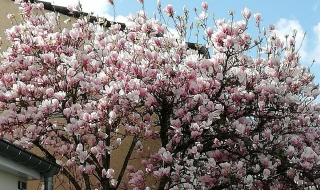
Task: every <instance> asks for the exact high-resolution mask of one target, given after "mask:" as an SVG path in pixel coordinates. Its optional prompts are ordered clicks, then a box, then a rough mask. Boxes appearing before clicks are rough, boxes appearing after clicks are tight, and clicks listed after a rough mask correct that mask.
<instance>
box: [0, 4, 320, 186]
mask: <svg viewBox="0 0 320 190" xmlns="http://www.w3.org/2000/svg"><path fill="white" fill-rule="evenodd" d="M139 2H140V3H143V1H139ZM110 3H112V4H113V1H110ZM113 5H114V4H113ZM43 7H44V6H43V4H41V3H40V4H31V3H21V4H20V8H19V11H20V15H21V18H22V19H21V20H20V21H17V24H16V25H14V26H12V28H10V29H7V30H6V35H7V39H8V40H9V41H10V42H11V46H10V47H9V48H8V49H7V50H6V51H4V52H3V53H2V54H1V56H2V60H1V65H0V78H1V81H0V104H1V110H2V113H1V116H0V136H1V137H3V138H5V139H7V140H8V141H11V142H13V143H15V144H17V145H19V146H22V147H25V148H27V149H31V148H37V149H40V150H41V151H42V152H43V154H44V156H45V157H46V158H47V159H49V160H51V161H55V162H57V163H58V164H59V165H61V167H62V168H61V171H60V174H61V176H64V177H59V179H64V180H65V181H64V185H67V186H68V188H69V189H77V190H78V189H95V188H96V189H103V190H106V189H120V188H123V189H130V188H133V189H269V188H270V189H283V188H290V189H303V188H306V187H309V188H318V185H319V184H320V173H319V169H320V165H319V163H320V157H319V155H320V146H319V138H320V131H319V128H318V127H317V126H318V124H319V110H320V105H319V104H318V103H316V102H315V101H314V100H315V98H316V97H317V96H318V94H319V91H318V86H317V85H315V84H314V82H313V78H314V77H313V75H312V74H310V72H309V69H308V68H305V67H303V66H302V65H301V64H300V60H299V53H298V47H297V46H296V43H295V36H296V33H293V35H292V37H291V36H290V37H287V38H285V39H284V40H281V39H280V38H279V37H278V36H277V32H276V30H275V26H274V25H270V26H269V28H268V31H266V30H265V29H263V28H261V27H260V20H261V15H260V14H259V13H257V14H254V18H253V23H255V26H256V27H257V31H258V32H257V34H258V35H257V39H256V40H253V39H252V37H251V36H250V34H249V33H247V31H246V30H247V27H248V23H249V20H250V16H251V12H250V10H249V9H247V8H245V9H244V10H243V11H242V12H241V13H242V16H243V20H239V21H235V19H234V13H233V12H230V13H229V14H230V20H225V19H221V20H215V19H214V18H212V19H211V18H209V17H208V16H207V15H208V13H207V11H208V4H207V3H205V2H204V3H202V7H201V9H202V12H201V13H199V14H197V15H198V20H197V21H196V23H195V24H194V26H195V27H196V28H197V30H198V31H201V29H203V31H204V33H203V37H204V39H205V40H206V42H207V44H206V45H207V47H210V48H212V49H213V53H212V55H211V58H210V59H205V58H203V57H202V56H201V55H198V53H197V51H194V50H190V49H188V47H187V46H186V44H185V42H184V39H185V37H186V33H187V32H186V31H187V30H188V29H187V27H189V26H187V20H186V19H187V18H188V15H189V12H188V11H187V10H186V9H183V10H184V13H183V14H184V15H182V16H176V13H175V12H174V9H173V7H172V5H167V6H166V7H165V8H164V10H163V8H161V5H160V2H158V8H159V10H161V11H164V12H165V13H166V14H164V15H162V14H160V16H161V17H160V18H161V20H164V19H165V20H167V18H165V17H169V18H170V19H172V20H173V23H174V26H175V27H176V28H177V31H178V33H179V34H180V38H176V37H173V36H172V35H170V33H169V30H168V28H167V26H166V25H165V24H163V23H162V22H161V21H159V20H156V19H149V18H147V16H146V14H145V13H144V12H143V11H140V12H139V13H138V14H137V16H136V17H134V16H129V17H128V23H127V27H126V28H125V29H124V30H121V27H120V25H118V24H114V25H112V26H111V27H109V28H105V27H103V26H101V25H100V23H98V22H94V23H91V22H89V21H88V18H87V17H85V16H83V17H80V18H78V19H76V20H75V22H74V23H73V24H72V27H70V28H69V29H67V28H62V27H61V25H60V18H59V15H58V14H56V13H54V12H50V13H44V12H43ZM8 17H9V18H10V19H12V20H15V19H16V20H18V18H16V17H14V16H13V15H8ZM209 20H211V21H210V22H212V23H213V25H212V26H208V24H207V23H209ZM198 36H201V34H200V33H198ZM254 52H257V54H256V53H254ZM248 54H251V55H252V54H255V55H256V56H255V57H252V56H250V55H248ZM125 140H128V142H129V143H127V144H126V145H124V143H122V144H121V142H124V141H125ZM150 142H152V143H155V142H158V144H159V148H156V149H155V148H153V149H152V148H150V146H148V145H150ZM117 150H121V151H125V154H124V158H122V159H123V163H121V166H118V168H120V169H118V170H115V169H114V167H113V164H112V161H113V159H114V158H115V156H114V155H113V153H114V152H115V151H117ZM116 159H117V158H116ZM133 165H135V167H134V166H133ZM67 186H65V187H67Z"/></svg>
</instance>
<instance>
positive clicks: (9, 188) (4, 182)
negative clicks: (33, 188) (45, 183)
mask: <svg viewBox="0 0 320 190" xmlns="http://www.w3.org/2000/svg"><path fill="white" fill-rule="evenodd" d="M18 181H24V182H26V180H25V179H22V178H20V177H17V176H14V175H11V174H8V173H6V172H3V171H0V189H1V190H17V189H18Z"/></svg>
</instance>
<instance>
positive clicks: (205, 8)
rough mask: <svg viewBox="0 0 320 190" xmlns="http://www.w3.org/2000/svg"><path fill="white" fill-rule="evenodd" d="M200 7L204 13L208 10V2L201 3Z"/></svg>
mask: <svg viewBox="0 0 320 190" xmlns="http://www.w3.org/2000/svg"><path fill="white" fill-rule="evenodd" d="M201 7H202V9H203V10H204V11H207V10H208V2H202V3H201Z"/></svg>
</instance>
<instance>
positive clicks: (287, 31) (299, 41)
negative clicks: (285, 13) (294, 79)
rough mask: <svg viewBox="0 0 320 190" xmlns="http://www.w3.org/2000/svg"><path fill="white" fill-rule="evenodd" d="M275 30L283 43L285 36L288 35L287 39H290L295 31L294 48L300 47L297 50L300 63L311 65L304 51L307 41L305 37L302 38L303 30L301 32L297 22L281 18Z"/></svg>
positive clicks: (307, 54)
mask: <svg viewBox="0 0 320 190" xmlns="http://www.w3.org/2000/svg"><path fill="white" fill-rule="evenodd" d="M276 30H277V35H278V36H279V37H280V39H281V40H283V41H285V36H286V35H288V36H289V38H288V39H290V37H291V36H292V34H293V31H294V30H296V31H297V36H296V48H297V49H298V48H299V47H300V46H301V48H300V50H299V53H300V56H301V61H302V62H304V63H311V62H310V59H309V53H308V52H307V51H306V48H307V42H308V40H307V37H305V38H304V33H305V30H303V28H302V26H301V25H300V23H299V21H298V20H289V19H286V18H281V19H280V20H279V21H278V22H277V23H276Z"/></svg>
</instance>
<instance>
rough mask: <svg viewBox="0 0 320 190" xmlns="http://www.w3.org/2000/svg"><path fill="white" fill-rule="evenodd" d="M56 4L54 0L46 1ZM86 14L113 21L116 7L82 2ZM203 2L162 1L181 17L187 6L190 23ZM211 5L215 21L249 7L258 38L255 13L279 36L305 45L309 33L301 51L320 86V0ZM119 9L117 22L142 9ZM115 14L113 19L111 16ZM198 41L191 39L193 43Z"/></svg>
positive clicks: (151, 4)
mask: <svg viewBox="0 0 320 190" xmlns="http://www.w3.org/2000/svg"><path fill="white" fill-rule="evenodd" d="M46 1H49V2H52V0H46ZM77 2H78V0H54V2H53V4H57V5H63V6H67V5H69V4H75V3H77ZM80 2H81V4H83V9H84V11H85V12H91V11H93V12H94V13H95V14H97V15H99V16H104V17H107V18H109V19H112V18H113V8H112V6H111V5H110V4H109V3H108V0H80ZM201 2H202V1H198V0H185V1H183V0H175V1H173V0H171V1H170V0H161V5H162V7H163V8H164V7H165V5H167V4H172V5H173V6H174V9H175V11H176V12H177V13H178V14H180V15H181V14H182V7H183V6H184V5H185V6H186V7H187V9H189V10H190V22H191V21H194V20H195V19H194V18H195V15H194V14H193V8H194V7H197V8H198V10H199V11H201V6H200V5H201ZM207 2H208V3H209V13H214V15H215V18H216V19H219V18H226V19H229V18H230V17H229V15H228V11H229V10H233V11H235V15H236V16H235V19H236V20H237V19H241V18H242V17H241V10H243V9H244V8H245V7H248V8H249V9H250V10H251V11H252V18H251V23H250V25H249V32H250V34H251V35H252V36H255V35H257V29H256V28H255V27H254V19H253V13H258V12H259V13H261V14H262V22H261V26H264V27H266V28H267V27H268V26H269V24H271V23H272V24H275V25H276V29H277V30H278V32H279V34H278V35H279V36H284V35H285V34H291V32H292V30H293V29H296V30H297V32H298V36H297V41H298V43H301V41H302V38H303V37H302V36H303V32H307V35H306V38H305V39H304V41H303V45H302V48H301V51H300V53H301V62H302V64H303V65H305V66H310V63H311V61H312V60H313V59H315V60H316V63H315V64H314V65H313V66H312V68H311V72H312V73H313V74H315V76H316V78H315V81H316V82H317V83H320V0H309V1H292V0H281V1H279V0H269V1H261V0H260V1H258V0H242V1H234V0H224V1H221V0H220V1H219V0H207ZM114 3H115V10H116V17H117V18H116V21H120V22H124V21H125V17H126V16H128V15H129V13H132V14H136V13H137V11H139V10H141V8H142V6H141V4H140V3H138V2H137V1H136V0H114ZM145 11H146V12H147V13H148V15H149V16H150V17H151V16H152V15H153V12H157V0H145ZM110 15H112V16H110ZM192 40H194V39H191V40H190V41H192Z"/></svg>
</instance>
